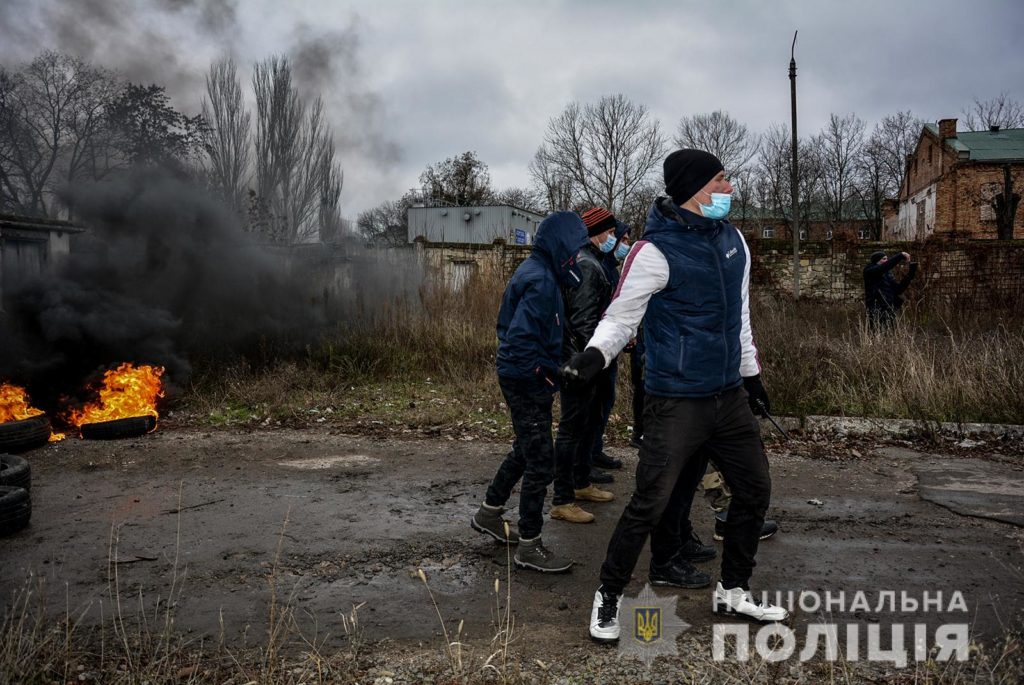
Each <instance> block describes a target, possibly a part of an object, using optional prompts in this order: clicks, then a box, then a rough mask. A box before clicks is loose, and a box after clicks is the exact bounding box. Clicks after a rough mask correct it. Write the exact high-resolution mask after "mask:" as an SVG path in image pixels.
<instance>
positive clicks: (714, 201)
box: [697, 193, 732, 219]
mask: <svg viewBox="0 0 1024 685" xmlns="http://www.w3.org/2000/svg"><path fill="white" fill-rule="evenodd" d="M706 194H707V195H710V196H711V204H709V205H702V204H700V203H699V202H698V203H697V204H698V205H699V206H700V212H701V214H703V215H704V216H706V217H707V218H708V219H724V218H725V217H726V215H727V214H728V213H729V208H730V207H731V206H732V195H730V194H729V193H706Z"/></svg>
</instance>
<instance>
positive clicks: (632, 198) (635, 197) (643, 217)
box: [615, 180, 665, 240]
mask: <svg viewBox="0 0 1024 685" xmlns="http://www.w3.org/2000/svg"><path fill="white" fill-rule="evenodd" d="M664 190H665V186H664V184H663V183H662V182H661V181H654V180H651V181H648V182H647V183H645V184H644V185H642V186H640V187H639V188H637V189H636V190H634V191H633V192H632V193H630V195H629V197H628V198H626V203H625V204H624V205H623V206H622V207H621V208H620V209H619V211H618V212H616V214H615V217H616V218H617V219H619V220H620V221H622V222H623V223H625V224H626V225H627V226H629V228H630V236H631V237H632V238H633V240H639V239H640V237H641V236H642V235H643V232H644V227H645V226H646V225H647V215H648V213H650V211H651V205H652V204H654V201H655V200H656V199H657V197H658V196H659V195H661V194H662V193H663V191H664Z"/></svg>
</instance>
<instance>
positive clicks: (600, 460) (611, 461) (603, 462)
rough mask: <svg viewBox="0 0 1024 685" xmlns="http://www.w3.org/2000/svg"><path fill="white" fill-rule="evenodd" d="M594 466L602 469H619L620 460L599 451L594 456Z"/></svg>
mask: <svg viewBox="0 0 1024 685" xmlns="http://www.w3.org/2000/svg"><path fill="white" fill-rule="evenodd" d="M594 466H599V467H601V468H602V469H621V468H622V460H621V459H617V458H615V457H613V456H611V455H608V454H605V453H604V452H601V454H599V455H597V456H596V457H594Z"/></svg>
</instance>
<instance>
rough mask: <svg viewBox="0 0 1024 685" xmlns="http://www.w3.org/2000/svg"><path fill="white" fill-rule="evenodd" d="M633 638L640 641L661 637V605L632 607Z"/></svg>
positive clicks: (650, 640) (651, 640)
mask: <svg viewBox="0 0 1024 685" xmlns="http://www.w3.org/2000/svg"><path fill="white" fill-rule="evenodd" d="M633 621H634V626H633V638H634V639H636V640H639V641H640V642H654V641H655V640H660V639H661V607H634V608H633Z"/></svg>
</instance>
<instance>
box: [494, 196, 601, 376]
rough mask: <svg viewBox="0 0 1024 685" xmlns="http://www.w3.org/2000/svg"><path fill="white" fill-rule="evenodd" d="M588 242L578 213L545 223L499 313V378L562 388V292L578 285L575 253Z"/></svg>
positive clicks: (557, 214) (560, 214)
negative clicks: (558, 373) (560, 369)
mask: <svg viewBox="0 0 1024 685" xmlns="http://www.w3.org/2000/svg"><path fill="white" fill-rule="evenodd" d="M586 243H587V229H586V226H585V225H584V224H583V220H582V219H580V217H579V215H578V214H576V213H575V212H555V213H554V214H551V215H550V216H548V217H547V218H546V219H544V221H542V222H541V223H540V226H539V227H538V228H537V235H536V237H535V238H534V242H533V250H532V251H531V252H530V256H529V257H527V258H526V259H525V260H524V261H523V263H522V264H520V265H519V268H518V269H516V272H515V274H513V275H512V279H511V280H510V281H509V283H508V286H507V287H506V288H505V295H504V297H502V300H501V309H500V310H499V311H498V327H497V330H498V360H497V366H498V375H499V376H503V377H506V378H516V379H523V380H529V379H535V380H536V381H537V382H538V384H540V385H543V386H544V387H545V388H547V389H548V390H550V391H552V392H554V391H555V390H557V389H558V382H557V372H558V368H559V367H560V365H561V361H562V331H563V326H564V323H565V310H564V306H563V304H562V292H561V288H562V287H563V286H564V287H574V286H577V285H579V283H580V280H581V277H580V272H579V269H578V268H577V266H576V255H577V253H578V252H579V251H580V248H582V247H583V246H584V245H585V244H586Z"/></svg>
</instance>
